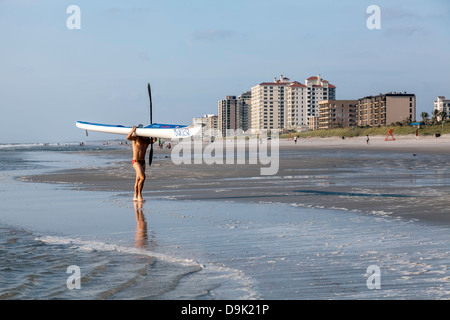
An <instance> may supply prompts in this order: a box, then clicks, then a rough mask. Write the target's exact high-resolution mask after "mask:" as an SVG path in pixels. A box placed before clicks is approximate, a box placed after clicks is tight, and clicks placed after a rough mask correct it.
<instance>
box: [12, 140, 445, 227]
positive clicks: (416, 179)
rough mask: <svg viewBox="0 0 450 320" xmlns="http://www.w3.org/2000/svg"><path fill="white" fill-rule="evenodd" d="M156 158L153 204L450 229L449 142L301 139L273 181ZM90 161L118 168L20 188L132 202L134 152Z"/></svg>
mask: <svg viewBox="0 0 450 320" xmlns="http://www.w3.org/2000/svg"><path fill="white" fill-rule="evenodd" d="M154 151H155V160H154V162H153V164H152V166H151V167H150V169H148V168H147V177H148V178H147V180H146V183H145V186H144V191H143V195H144V198H145V199H146V200H151V199H156V198H157V199H175V200H186V199H189V200H197V201H232V202H247V203H261V202H262V203H282V204H289V205H292V206H299V207H314V208H325V209H344V210H348V211H360V212H364V213H368V214H373V215H376V216H388V215H389V216H394V217H402V218H406V219H418V220H421V221H427V222H431V223H436V224H439V225H450V206H449V201H448V200H447V195H448V194H449V191H450V183H448V182H449V181H450V172H449V171H448V169H447V168H446V167H445V165H443V164H445V163H446V162H445V161H446V159H447V156H448V155H450V136H449V135H445V136H441V137H439V138H423V139H416V138H415V137H413V136H409V137H407V136H400V137H398V138H396V140H395V141H384V137H381V136H374V137H370V142H369V145H366V142H365V137H359V138H352V139H348V138H347V139H344V140H342V139H339V138H311V139H299V140H298V142H297V144H294V142H293V141H290V140H286V139H282V140H280V146H279V155H280V158H279V159H280V160H279V170H278V172H277V173H276V174H275V175H270V176H261V175H260V168H261V165H259V164H256V165H250V164H213V165H206V164H204V163H203V164H181V165H175V164H173V162H172V161H171V159H170V153H171V150H167V149H164V150H158V149H157V148H155V150H154ZM331 151H333V152H331ZM87 154H88V155H99V156H105V155H106V156H107V157H108V159H109V158H110V159H111V163H110V164H108V165H107V166H106V167H105V165H104V164H103V165H102V166H99V167H97V168H77V169H64V170H57V171H53V172H48V173H44V174H38V175H32V176H25V177H21V178H19V180H21V181H26V182H37V183H51V184H59V185H66V186H67V187H69V188H74V189H78V190H88V191H94V190H99V191H113V192H119V193H121V194H122V195H123V196H124V197H126V196H128V195H129V196H130V197H131V196H132V192H133V187H134V179H135V174H134V170H133V169H132V167H131V165H130V163H129V162H130V161H131V160H128V159H131V150H130V148H123V149H120V150H111V151H108V152H104V151H99V152H93V151H89V152H87Z"/></svg>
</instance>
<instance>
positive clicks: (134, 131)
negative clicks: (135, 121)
mask: <svg viewBox="0 0 450 320" xmlns="http://www.w3.org/2000/svg"><path fill="white" fill-rule="evenodd" d="M133 133H136V126H133V129H131V131H130V133H129V134H128V136H127V140H136V134H135V135H134V136H133Z"/></svg>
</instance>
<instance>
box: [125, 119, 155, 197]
mask: <svg viewBox="0 0 450 320" xmlns="http://www.w3.org/2000/svg"><path fill="white" fill-rule="evenodd" d="M127 139H128V140H130V141H132V142H133V160H132V161H131V164H132V165H133V168H134V170H136V183H135V185H134V198H133V200H134V201H144V198H143V197H142V188H143V187H144V182H145V153H146V152H147V148H148V146H149V145H150V144H153V143H154V142H155V141H156V138H147V137H140V136H138V135H136V126H133V128H132V129H131V131H130V133H129V134H128V136H127Z"/></svg>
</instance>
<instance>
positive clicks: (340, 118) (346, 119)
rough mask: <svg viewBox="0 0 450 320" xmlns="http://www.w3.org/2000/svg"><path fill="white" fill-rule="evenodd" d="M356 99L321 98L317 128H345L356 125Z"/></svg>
mask: <svg viewBox="0 0 450 320" xmlns="http://www.w3.org/2000/svg"><path fill="white" fill-rule="evenodd" d="M357 104H358V100H323V101H320V102H319V116H318V125H317V129H334V128H347V127H352V126H355V125H356V106H357Z"/></svg>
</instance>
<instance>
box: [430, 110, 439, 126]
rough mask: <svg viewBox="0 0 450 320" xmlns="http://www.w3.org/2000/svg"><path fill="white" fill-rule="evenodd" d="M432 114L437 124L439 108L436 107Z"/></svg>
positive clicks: (432, 119)
mask: <svg viewBox="0 0 450 320" xmlns="http://www.w3.org/2000/svg"><path fill="white" fill-rule="evenodd" d="M432 114H433V118H431V121H432V122H433V123H434V124H435V123H436V122H438V116H439V110H438V109H434V110H433V112H432Z"/></svg>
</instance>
